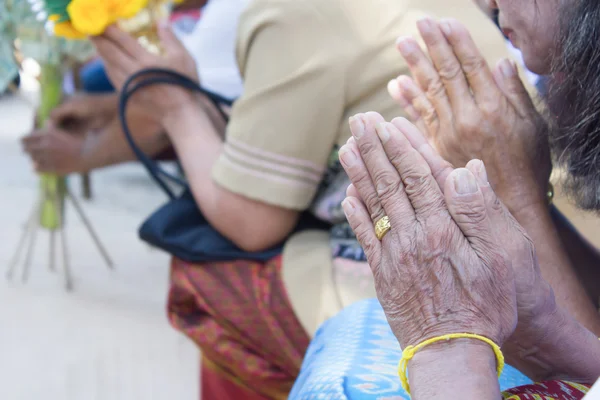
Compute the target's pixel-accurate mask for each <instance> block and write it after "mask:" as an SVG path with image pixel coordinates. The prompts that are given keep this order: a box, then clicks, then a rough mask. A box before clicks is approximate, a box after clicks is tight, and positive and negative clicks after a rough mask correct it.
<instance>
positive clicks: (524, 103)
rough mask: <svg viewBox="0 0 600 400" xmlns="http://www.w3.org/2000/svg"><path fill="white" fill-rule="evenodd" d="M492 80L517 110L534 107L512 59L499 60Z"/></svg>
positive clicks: (527, 109) (528, 109)
mask: <svg viewBox="0 0 600 400" xmlns="http://www.w3.org/2000/svg"><path fill="white" fill-rule="evenodd" d="M494 80H495V81H496V84H497V85H498V87H499V88H500V90H501V91H502V93H504V95H505V96H506V98H507V99H508V101H510V103H511V104H512V106H513V107H514V108H515V109H516V110H517V112H519V113H520V112H522V111H530V110H531V109H534V108H535V106H534V104H533V100H532V98H531V95H530V94H529V92H528V91H527V88H526V87H525V85H524V84H523V81H522V80H521V77H520V76H519V70H518V68H517V65H516V64H515V62H514V61H513V60H509V59H506V58H505V59H504V60H501V61H500V62H499V63H498V65H496V68H495V69H494Z"/></svg>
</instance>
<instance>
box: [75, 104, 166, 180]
mask: <svg viewBox="0 0 600 400" xmlns="http://www.w3.org/2000/svg"><path fill="white" fill-rule="evenodd" d="M128 121H129V126H130V129H131V132H132V136H133V138H134V140H135V141H136V143H137V144H138V145H139V147H140V149H141V150H142V151H143V152H144V153H145V154H147V155H149V156H151V157H152V156H155V155H157V154H159V153H160V152H161V151H163V150H165V149H167V148H168V147H169V146H170V143H169V139H168V137H167V136H166V135H165V134H164V133H162V129H161V127H160V124H158V123H157V122H156V121H153V120H152V118H150V117H149V116H148V115H146V114H144V113H142V112H140V111H136V110H132V111H130V112H129V115H128ZM83 152H84V154H83V159H84V169H85V170H86V171H90V170H93V169H96V168H103V167H107V166H111V165H117V164H121V163H124V162H128V161H136V160H137V158H136V156H135V154H134V153H133V151H132V150H131V147H130V146H129V143H128V142H127V140H126V139H125V134H124V133H123V130H122V128H121V122H120V120H119V119H118V118H114V119H113V120H112V121H111V122H110V123H109V124H108V125H107V126H106V127H105V128H104V129H102V130H101V131H99V132H94V133H89V134H88V135H87V137H86V140H85V143H84V148H83Z"/></svg>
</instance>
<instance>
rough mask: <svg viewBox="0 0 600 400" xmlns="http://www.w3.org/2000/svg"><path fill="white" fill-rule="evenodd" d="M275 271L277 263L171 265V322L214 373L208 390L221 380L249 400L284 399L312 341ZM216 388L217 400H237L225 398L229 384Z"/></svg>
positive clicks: (177, 262)
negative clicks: (245, 392) (244, 391)
mask: <svg viewBox="0 0 600 400" xmlns="http://www.w3.org/2000/svg"><path fill="white" fill-rule="evenodd" d="M280 270H281V257H276V258H274V259H272V260H270V261H268V262H266V263H258V262H249V261H235V262H229V263H205V264H190V263H186V262H184V261H181V260H177V259H174V260H173V262H172V267H171V291H170V294H169V304H168V313H169V319H170V321H171V324H172V325H173V326H174V327H175V328H176V329H178V330H180V331H181V332H183V333H184V334H186V335H187V336H188V337H189V338H191V339H192V340H193V341H194V342H195V343H196V344H197V345H198V346H199V347H200V349H201V350H202V356H203V359H205V360H206V363H207V364H206V365H209V366H212V367H213V368H210V369H209V370H207V371H206V373H207V374H208V377H209V379H208V380H207V381H206V384H207V385H211V384H213V383H214V382H216V381H218V379H216V378H215V375H220V376H221V377H222V378H223V379H221V382H224V381H227V380H229V381H230V382H233V383H237V384H238V386H242V387H244V388H246V389H247V390H249V391H250V392H251V393H252V394H253V396H254V397H256V396H262V397H264V398H267V399H286V398H287V395H288V393H289V391H290V390H291V388H292V386H293V384H294V381H295V379H296V377H297V376H298V373H299V371H300V367H301V364H302V359H303V357H304V353H305V351H306V349H307V347H308V343H309V337H308V334H307V333H306V332H305V331H304V329H303V327H302V325H301V324H300V322H299V321H298V319H297V318H296V316H295V314H294V311H293V309H292V307H291V305H290V302H289V300H288V298H287V295H286V291H285V287H284V285H283V282H282V279H281V274H280V272H281V271H280ZM202 385H203V391H204V390H205V388H204V385H205V384H204V383H202ZM221 386H222V387H223V393H222V396H219V397H218V400H227V399H229V398H231V399H239V398H240V397H227V396H226V393H227V391H229V390H233V389H231V388H230V386H231V385H221ZM214 388H215V386H214V385H213V389H214ZM206 390H208V388H207V389H206ZM214 390H216V389H214ZM211 391H213V390H211ZM241 398H247V397H241ZM249 398H250V397H249ZM256 398H257V399H260V398H261V397H256ZM206 399H207V400H211V398H210V397H206ZM215 399H217V398H215ZM261 400H262V399H261Z"/></svg>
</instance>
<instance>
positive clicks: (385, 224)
mask: <svg viewBox="0 0 600 400" xmlns="http://www.w3.org/2000/svg"><path fill="white" fill-rule="evenodd" d="M390 229H392V225H391V224H390V219H389V218H388V216H387V215H386V216H384V217H383V218H381V219H380V220H379V221H377V222H376V223H375V236H377V239H379V240H380V241H381V240H382V239H383V237H384V236H385V235H386V233H388V232H389V231H390Z"/></svg>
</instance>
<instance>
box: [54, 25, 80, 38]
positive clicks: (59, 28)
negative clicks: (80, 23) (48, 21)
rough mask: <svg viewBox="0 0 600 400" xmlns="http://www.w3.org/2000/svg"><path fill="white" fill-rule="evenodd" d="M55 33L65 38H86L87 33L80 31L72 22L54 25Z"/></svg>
mask: <svg viewBox="0 0 600 400" xmlns="http://www.w3.org/2000/svg"><path fill="white" fill-rule="evenodd" d="M54 34H55V35H56V36H60V37H63V38H65V39H73V40H77V39H85V38H87V35H86V34H85V33H81V32H79V31H78V30H77V29H75V28H74V27H73V24H71V23H70V22H60V23H58V24H55V25H54Z"/></svg>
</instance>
